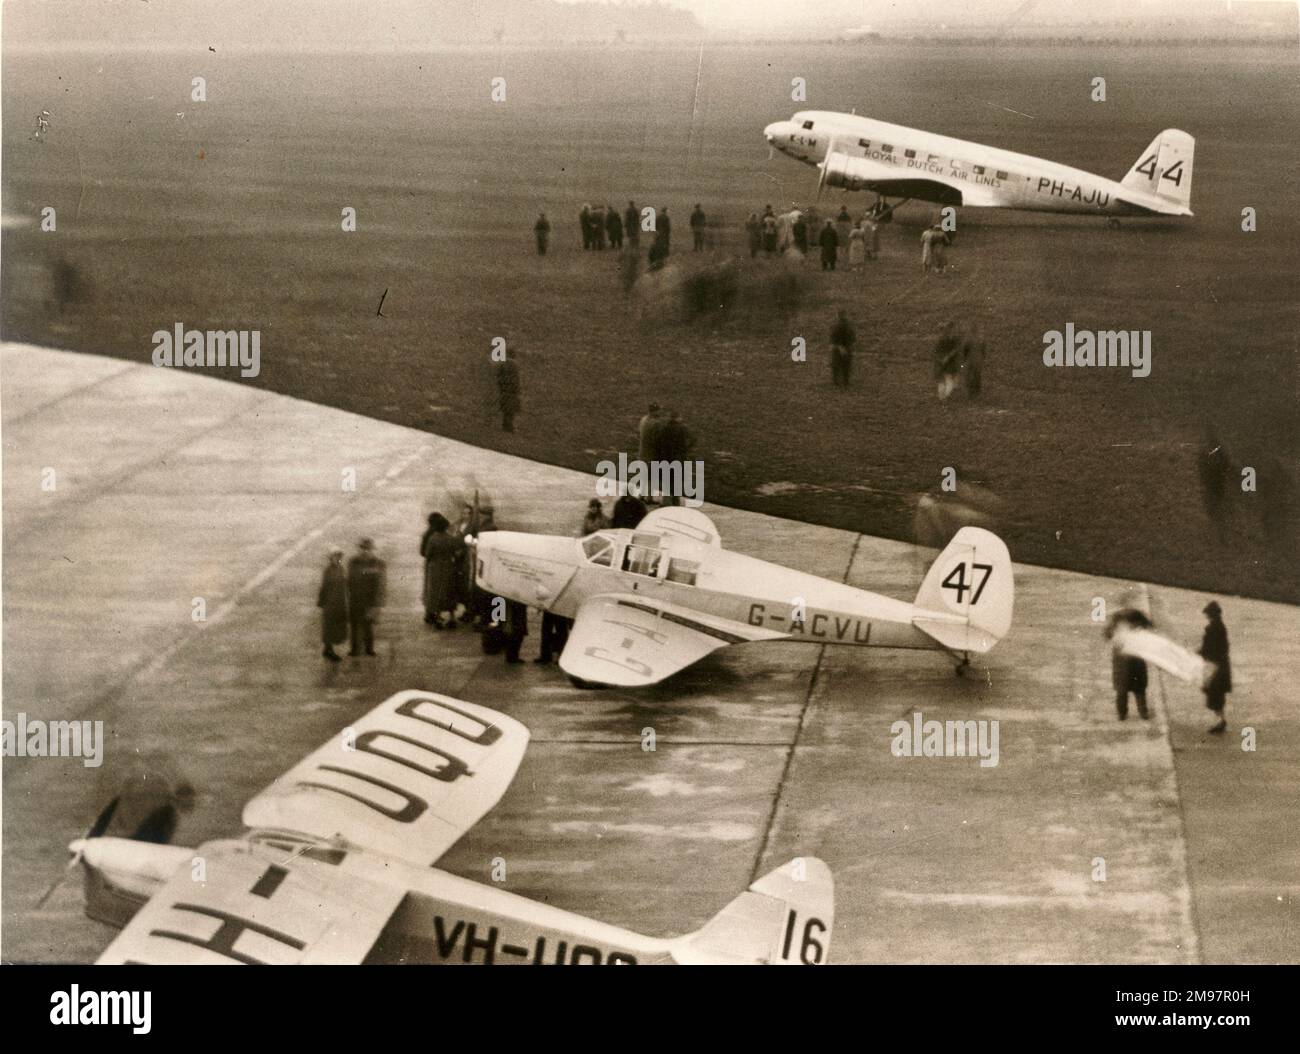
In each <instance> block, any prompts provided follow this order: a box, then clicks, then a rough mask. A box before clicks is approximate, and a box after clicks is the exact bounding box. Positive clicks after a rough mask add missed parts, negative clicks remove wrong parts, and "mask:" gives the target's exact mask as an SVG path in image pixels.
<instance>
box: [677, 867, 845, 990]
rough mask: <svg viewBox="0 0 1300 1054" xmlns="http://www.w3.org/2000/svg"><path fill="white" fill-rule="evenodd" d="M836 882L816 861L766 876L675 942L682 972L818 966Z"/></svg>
mask: <svg viewBox="0 0 1300 1054" xmlns="http://www.w3.org/2000/svg"><path fill="white" fill-rule="evenodd" d="M834 924H835V881H834V879H833V878H832V877H831V869H830V868H829V867H827V866H826V865H825V864H824V863H823V862H822V861H820V860H818V859H817V858H815V857H811V856H805V857H798V858H796V859H794V860H791V861H790V862H789V863H787V864H785V865H784V866H782V867H778V868H777V869H776V870H775V871H771V872H769V873H768V874H766V875H764V876H763V877H762V878H760V879H759V880H758V881H757V882H755V883H754V884H753V885H752V886H750V887H749V889H748V890H747V891H745V892H744V893H742V894H740V896H738V897H737V898H736V899H735V900H733V901H732V902H731V903H730V904H728V905H727V906H726V907H725V908H723V909H722V910H721V911H720V912H718V913H717V914H716V915H714V916H713V918H711V919H710V920H709V921H708V922H706V923H705V924H704V926H703V928H702V929H699V930H696V931H695V932H694V933H691V934H688V935H687V936H685V937H682V938H681V939H680V940H678V941H676V942H674V947H673V951H672V955H673V959H674V960H675V961H676V962H678V963H679V964H681V965H683V966H704V965H712V966H722V965H733V966H739V965H745V964H753V965H761V964H772V965H789V966H799V965H803V966H819V965H821V964H822V963H825V962H826V956H827V954H828V953H829V952H830V942H831V929H832V928H833V926H834Z"/></svg>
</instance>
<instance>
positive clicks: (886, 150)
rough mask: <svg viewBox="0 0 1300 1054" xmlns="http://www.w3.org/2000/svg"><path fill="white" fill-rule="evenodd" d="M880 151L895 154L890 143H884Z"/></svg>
mask: <svg viewBox="0 0 1300 1054" xmlns="http://www.w3.org/2000/svg"><path fill="white" fill-rule="evenodd" d="M880 149H881V150H883V151H884V152H885V153H886V154H892V153H893V152H894V148H893V147H892V146H890V145H889V144H888V143H884V144H883V145H882V146H881V147H880Z"/></svg>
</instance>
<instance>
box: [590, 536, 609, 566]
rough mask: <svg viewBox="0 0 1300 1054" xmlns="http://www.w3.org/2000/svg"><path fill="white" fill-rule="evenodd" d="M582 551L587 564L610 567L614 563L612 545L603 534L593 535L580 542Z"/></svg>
mask: <svg viewBox="0 0 1300 1054" xmlns="http://www.w3.org/2000/svg"><path fill="white" fill-rule="evenodd" d="M582 551H583V554H584V555H585V556H586V557H587V563H589V564H598V565H600V566H601V567H611V566H613V563H614V543H613V542H612V541H611V540H610V539H609V538H608V537H606V536H605V535H603V534H593V535H590V536H588V537H586V538H584V539H583V540H582Z"/></svg>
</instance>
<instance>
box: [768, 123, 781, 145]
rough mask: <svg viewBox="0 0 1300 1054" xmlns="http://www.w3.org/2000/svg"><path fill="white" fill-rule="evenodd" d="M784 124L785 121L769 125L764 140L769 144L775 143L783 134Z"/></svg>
mask: <svg viewBox="0 0 1300 1054" xmlns="http://www.w3.org/2000/svg"><path fill="white" fill-rule="evenodd" d="M784 123H785V122H784V121H773V122H772V123H771V124H769V125H768V126H767V127H766V128H764V129H763V138H764V139H766V140H767V141H768V142H769V143H775V142H776V140H777V137H778V136H780V134H781V126H782V125H783V124H784Z"/></svg>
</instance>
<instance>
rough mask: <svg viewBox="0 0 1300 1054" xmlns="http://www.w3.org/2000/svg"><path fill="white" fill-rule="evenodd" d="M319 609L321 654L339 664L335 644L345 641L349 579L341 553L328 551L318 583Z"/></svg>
mask: <svg viewBox="0 0 1300 1054" xmlns="http://www.w3.org/2000/svg"><path fill="white" fill-rule="evenodd" d="M316 606H317V607H318V608H320V639H321V643H322V644H324V645H325V648H324V650H323V651H322V652H321V654H322V655H323V656H325V658H327V659H329V660H331V661H332V662H338V661H339V658H340V657H339V655H338V654H337V653H336V652H335V651H334V645H335V644H342V643H343V642H344V641H345V640H347V639H348V576H347V572H346V571H344V570H343V550H342V549H337V548H336V549H331V550H330V558H329V563H327V564H326V565H325V571H324V573H323V574H322V575H321V579H320V592H319V593H317V594H316Z"/></svg>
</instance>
